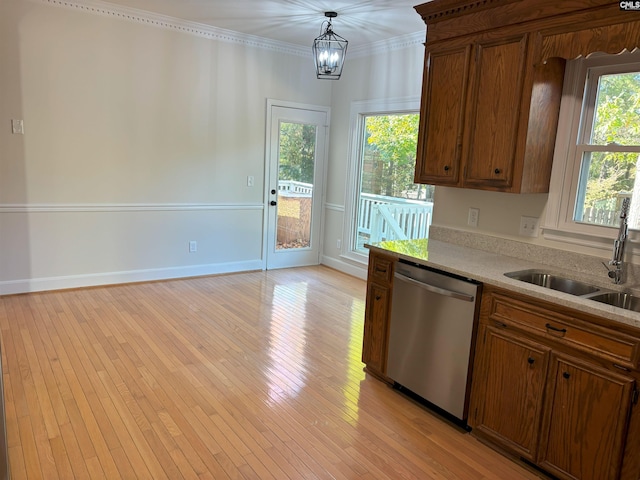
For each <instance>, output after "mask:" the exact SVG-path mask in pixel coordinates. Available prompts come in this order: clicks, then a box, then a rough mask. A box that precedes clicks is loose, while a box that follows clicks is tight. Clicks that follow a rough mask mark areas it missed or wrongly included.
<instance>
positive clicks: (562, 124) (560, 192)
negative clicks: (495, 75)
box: [542, 51, 640, 254]
mask: <svg viewBox="0 0 640 480" xmlns="http://www.w3.org/2000/svg"><path fill="white" fill-rule="evenodd" d="M633 55H634V56H635V59H634V61H636V60H637V61H640V51H638V52H634V54H633ZM619 62H620V60H619V57H618V56H617V55H604V54H594V55H592V56H590V57H588V58H586V59H580V60H577V61H570V62H567V69H566V72H565V82H564V86H563V91H562V102H561V106H560V117H559V122H558V132H557V136H556V145H555V150H554V157H553V166H552V169H551V182H550V185H549V197H548V201H547V207H546V212H545V217H544V224H543V225H542V229H543V235H544V237H545V239H548V240H556V241H561V242H563V243H571V244H576V245H581V246H587V247H592V248H596V249H600V250H602V251H603V252H609V251H610V250H611V245H612V242H613V240H614V238H615V237H616V235H617V233H618V229H617V228H615V227H603V226H597V225H588V224H582V223H578V222H575V221H574V220H573V212H574V207H575V198H576V191H577V187H578V176H579V175H580V162H579V161H578V160H576V148H577V145H576V143H577V142H576V139H577V138H578V135H579V134H581V131H580V130H581V129H580V118H581V113H582V112H581V111H582V103H583V97H584V95H585V79H586V72H587V69H588V68H594V67H599V66H607V65H615V64H618V63H619ZM592 115H593V112H590V113H588V114H587V118H589V117H591V116H592ZM629 233H630V235H629V239H630V241H632V242H633V241H638V240H640V231H638V230H631V231H630V232H629ZM628 250H629V251H630V250H634V248H632V246H631V245H628ZM634 253H638V254H640V250H638V251H637V252H634Z"/></svg>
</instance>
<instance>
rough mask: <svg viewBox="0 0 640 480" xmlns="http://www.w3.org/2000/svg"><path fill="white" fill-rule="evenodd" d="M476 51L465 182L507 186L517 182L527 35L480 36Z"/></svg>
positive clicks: (470, 99) (472, 76)
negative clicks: (515, 175) (491, 37)
mask: <svg viewBox="0 0 640 480" xmlns="http://www.w3.org/2000/svg"><path fill="white" fill-rule="evenodd" d="M474 53H475V55H474V61H473V62H472V64H473V67H472V71H471V78H470V97H469V100H468V105H469V106H468V108H467V111H468V114H467V119H466V126H465V128H466V129H467V130H468V134H467V135H466V136H465V139H466V140H465V144H466V150H465V155H464V157H463V163H464V164H465V175H464V180H463V183H464V185H466V186H474V187H494V188H495V189H506V188H508V187H510V186H511V185H512V183H513V174H514V163H515V161H516V157H515V155H516V147H517V138H518V125H519V122H520V118H521V103H522V91H523V84H524V76H525V65H526V64H525V59H526V53H527V36H526V35H522V36H518V37H515V38H510V39H501V40H499V41H493V42H490V41H480V42H478V43H477V44H476V47H475V52H474Z"/></svg>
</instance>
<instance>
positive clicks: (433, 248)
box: [366, 238, 640, 329]
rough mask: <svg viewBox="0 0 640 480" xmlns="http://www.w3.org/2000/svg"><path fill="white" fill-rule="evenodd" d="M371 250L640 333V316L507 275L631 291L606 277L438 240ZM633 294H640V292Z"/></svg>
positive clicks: (395, 243) (375, 246)
mask: <svg viewBox="0 0 640 480" xmlns="http://www.w3.org/2000/svg"><path fill="white" fill-rule="evenodd" d="M366 246H367V248H369V249H371V250H377V251H379V252H382V253H387V254H389V253H391V254H393V255H395V256H397V257H398V258H403V259H405V260H409V261H413V262H415V263H418V264H422V265H425V266H428V267H432V268H436V269H439V270H442V271H445V272H449V273H453V274H456V275H460V276H462V277H466V278H470V279H473V280H477V281H479V282H482V283H486V284H490V285H494V286H496V287H501V288H505V289H508V290H511V291H513V292H518V293H522V294H524V295H528V296H530V297H534V298H539V299H541V300H546V301H549V302H553V303H556V304H558V305H563V306H566V307H571V308H573V309H575V310H579V311H582V312H585V313H590V314H593V315H598V316H601V317H603V318H607V319H609V320H613V321H615V322H620V323H623V324H626V325H629V326H632V327H635V328H638V329H640V313H637V312H633V311H629V310H625V309H622V308H618V307H613V306H611V305H606V304H604V303H600V302H596V301H593V300H589V299H586V298H581V297H577V296H575V295H571V294H567V293H563V292H558V291H555V290H551V289H548V288H544V287H539V286H537V285H532V284H529V283H526V282H523V281H520V280H514V279H512V278H509V277H506V276H505V275H504V274H505V273H507V272H514V271H519V270H528V269H540V270H544V271H545V272H550V273H556V274H559V275H562V276H564V277H566V278H571V279H574V280H579V281H582V282H586V283H589V284H591V285H594V286H597V287H599V288H602V289H603V290H613V291H630V289H629V287H625V285H614V284H613V283H611V281H610V280H608V278H607V277H606V274H605V275H601V277H603V278H600V277H596V276H590V275H586V274H585V273H582V272H576V271H573V270H571V269H567V268H565V269H563V268H558V267H552V266H549V265H546V264H543V263H538V262H535V261H530V260H524V259H522V258H517V257H514V256H508V255H503V254H500V253H496V252H491V251H485V250H481V249H476V248H470V247H468V246H463V245H456V244H454V243H449V242H446V241H441V240H436V239H433V238H431V239H429V240H427V239H420V240H397V241H388V242H380V243H376V244H371V245H366ZM631 293H635V294H638V292H633V291H631Z"/></svg>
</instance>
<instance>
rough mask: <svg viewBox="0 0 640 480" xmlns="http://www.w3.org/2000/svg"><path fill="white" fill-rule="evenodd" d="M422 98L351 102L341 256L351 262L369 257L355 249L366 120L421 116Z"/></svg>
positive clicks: (363, 260) (362, 260)
mask: <svg viewBox="0 0 640 480" xmlns="http://www.w3.org/2000/svg"><path fill="white" fill-rule="evenodd" d="M419 111H420V97H405V98H394V99H383V100H362V101H355V102H351V110H350V120H349V133H350V137H349V158H348V160H347V181H346V184H345V197H344V198H345V213H344V224H343V230H342V231H343V232H344V233H343V238H344V240H345V241H344V242H342V248H341V252H340V256H341V257H343V258H347V259H349V260H352V261H355V262H359V263H367V261H368V258H369V256H368V253H369V252H368V251H367V252H366V253H360V252H356V251H354V250H352V249H351V245H352V244H353V241H354V238H355V235H356V232H355V223H356V219H357V215H358V210H357V199H358V187H359V184H360V182H359V180H360V154H361V152H362V148H363V147H364V146H363V145H362V139H363V131H364V120H365V117H367V116H370V115H394V114H404V113H419Z"/></svg>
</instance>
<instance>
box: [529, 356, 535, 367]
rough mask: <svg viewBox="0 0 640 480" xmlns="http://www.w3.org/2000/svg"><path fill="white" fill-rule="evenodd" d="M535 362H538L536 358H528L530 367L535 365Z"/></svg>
mask: <svg viewBox="0 0 640 480" xmlns="http://www.w3.org/2000/svg"><path fill="white" fill-rule="evenodd" d="M535 361H536V359H535V358H533V357H529V358H527V362H529V365H533V363H534V362H535Z"/></svg>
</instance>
